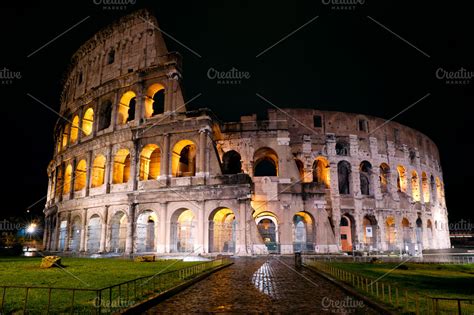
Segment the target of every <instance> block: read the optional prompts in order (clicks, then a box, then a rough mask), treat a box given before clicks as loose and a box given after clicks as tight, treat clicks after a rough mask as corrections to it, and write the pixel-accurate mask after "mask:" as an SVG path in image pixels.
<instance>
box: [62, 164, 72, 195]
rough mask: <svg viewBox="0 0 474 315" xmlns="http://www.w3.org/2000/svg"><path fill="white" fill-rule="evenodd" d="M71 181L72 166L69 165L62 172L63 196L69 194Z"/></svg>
mask: <svg viewBox="0 0 474 315" xmlns="http://www.w3.org/2000/svg"><path fill="white" fill-rule="evenodd" d="M71 179H72V165H71V164H69V165H68V166H67V167H66V171H65V172H64V186H63V195H66V194H68V193H69V192H71Z"/></svg>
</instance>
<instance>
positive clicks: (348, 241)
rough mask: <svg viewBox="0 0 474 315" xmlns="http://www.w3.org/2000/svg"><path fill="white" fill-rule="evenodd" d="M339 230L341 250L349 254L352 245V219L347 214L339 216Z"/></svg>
mask: <svg viewBox="0 0 474 315" xmlns="http://www.w3.org/2000/svg"><path fill="white" fill-rule="evenodd" d="M339 229H340V235H341V249H342V251H344V252H350V251H352V249H353V247H352V246H353V243H354V239H353V237H354V232H355V225H354V218H352V216H350V215H349V214H344V215H342V216H341V221H340V222H339Z"/></svg>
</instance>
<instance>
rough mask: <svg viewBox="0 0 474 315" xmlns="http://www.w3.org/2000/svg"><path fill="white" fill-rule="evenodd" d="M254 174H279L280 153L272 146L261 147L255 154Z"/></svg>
mask: <svg viewBox="0 0 474 315" xmlns="http://www.w3.org/2000/svg"><path fill="white" fill-rule="evenodd" d="M253 163H254V172H253V175H254V176H278V155H277V154H276V152H275V151H274V150H273V149H271V148H260V149H258V150H257V151H255V154H254V155H253Z"/></svg>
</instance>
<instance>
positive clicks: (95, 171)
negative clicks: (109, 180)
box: [91, 155, 106, 188]
mask: <svg viewBox="0 0 474 315" xmlns="http://www.w3.org/2000/svg"><path fill="white" fill-rule="evenodd" d="M105 161H106V159H105V156H103V155H98V156H97V157H96V158H95V159H94V163H93V164H92V181H91V186H92V188H95V187H100V186H102V185H103V184H104V177H105Z"/></svg>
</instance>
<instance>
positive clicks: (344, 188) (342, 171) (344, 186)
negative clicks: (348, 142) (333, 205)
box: [337, 161, 351, 195]
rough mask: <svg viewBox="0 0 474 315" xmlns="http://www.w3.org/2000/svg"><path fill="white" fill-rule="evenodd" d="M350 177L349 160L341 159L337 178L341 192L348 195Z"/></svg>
mask: <svg viewBox="0 0 474 315" xmlns="http://www.w3.org/2000/svg"><path fill="white" fill-rule="evenodd" d="M350 177H351V165H350V164H349V162H347V161H340V162H339V163H338V164H337V179H338V185H339V193H340V194H341V195H348V194H349V193H350V191H351V190H350Z"/></svg>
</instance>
